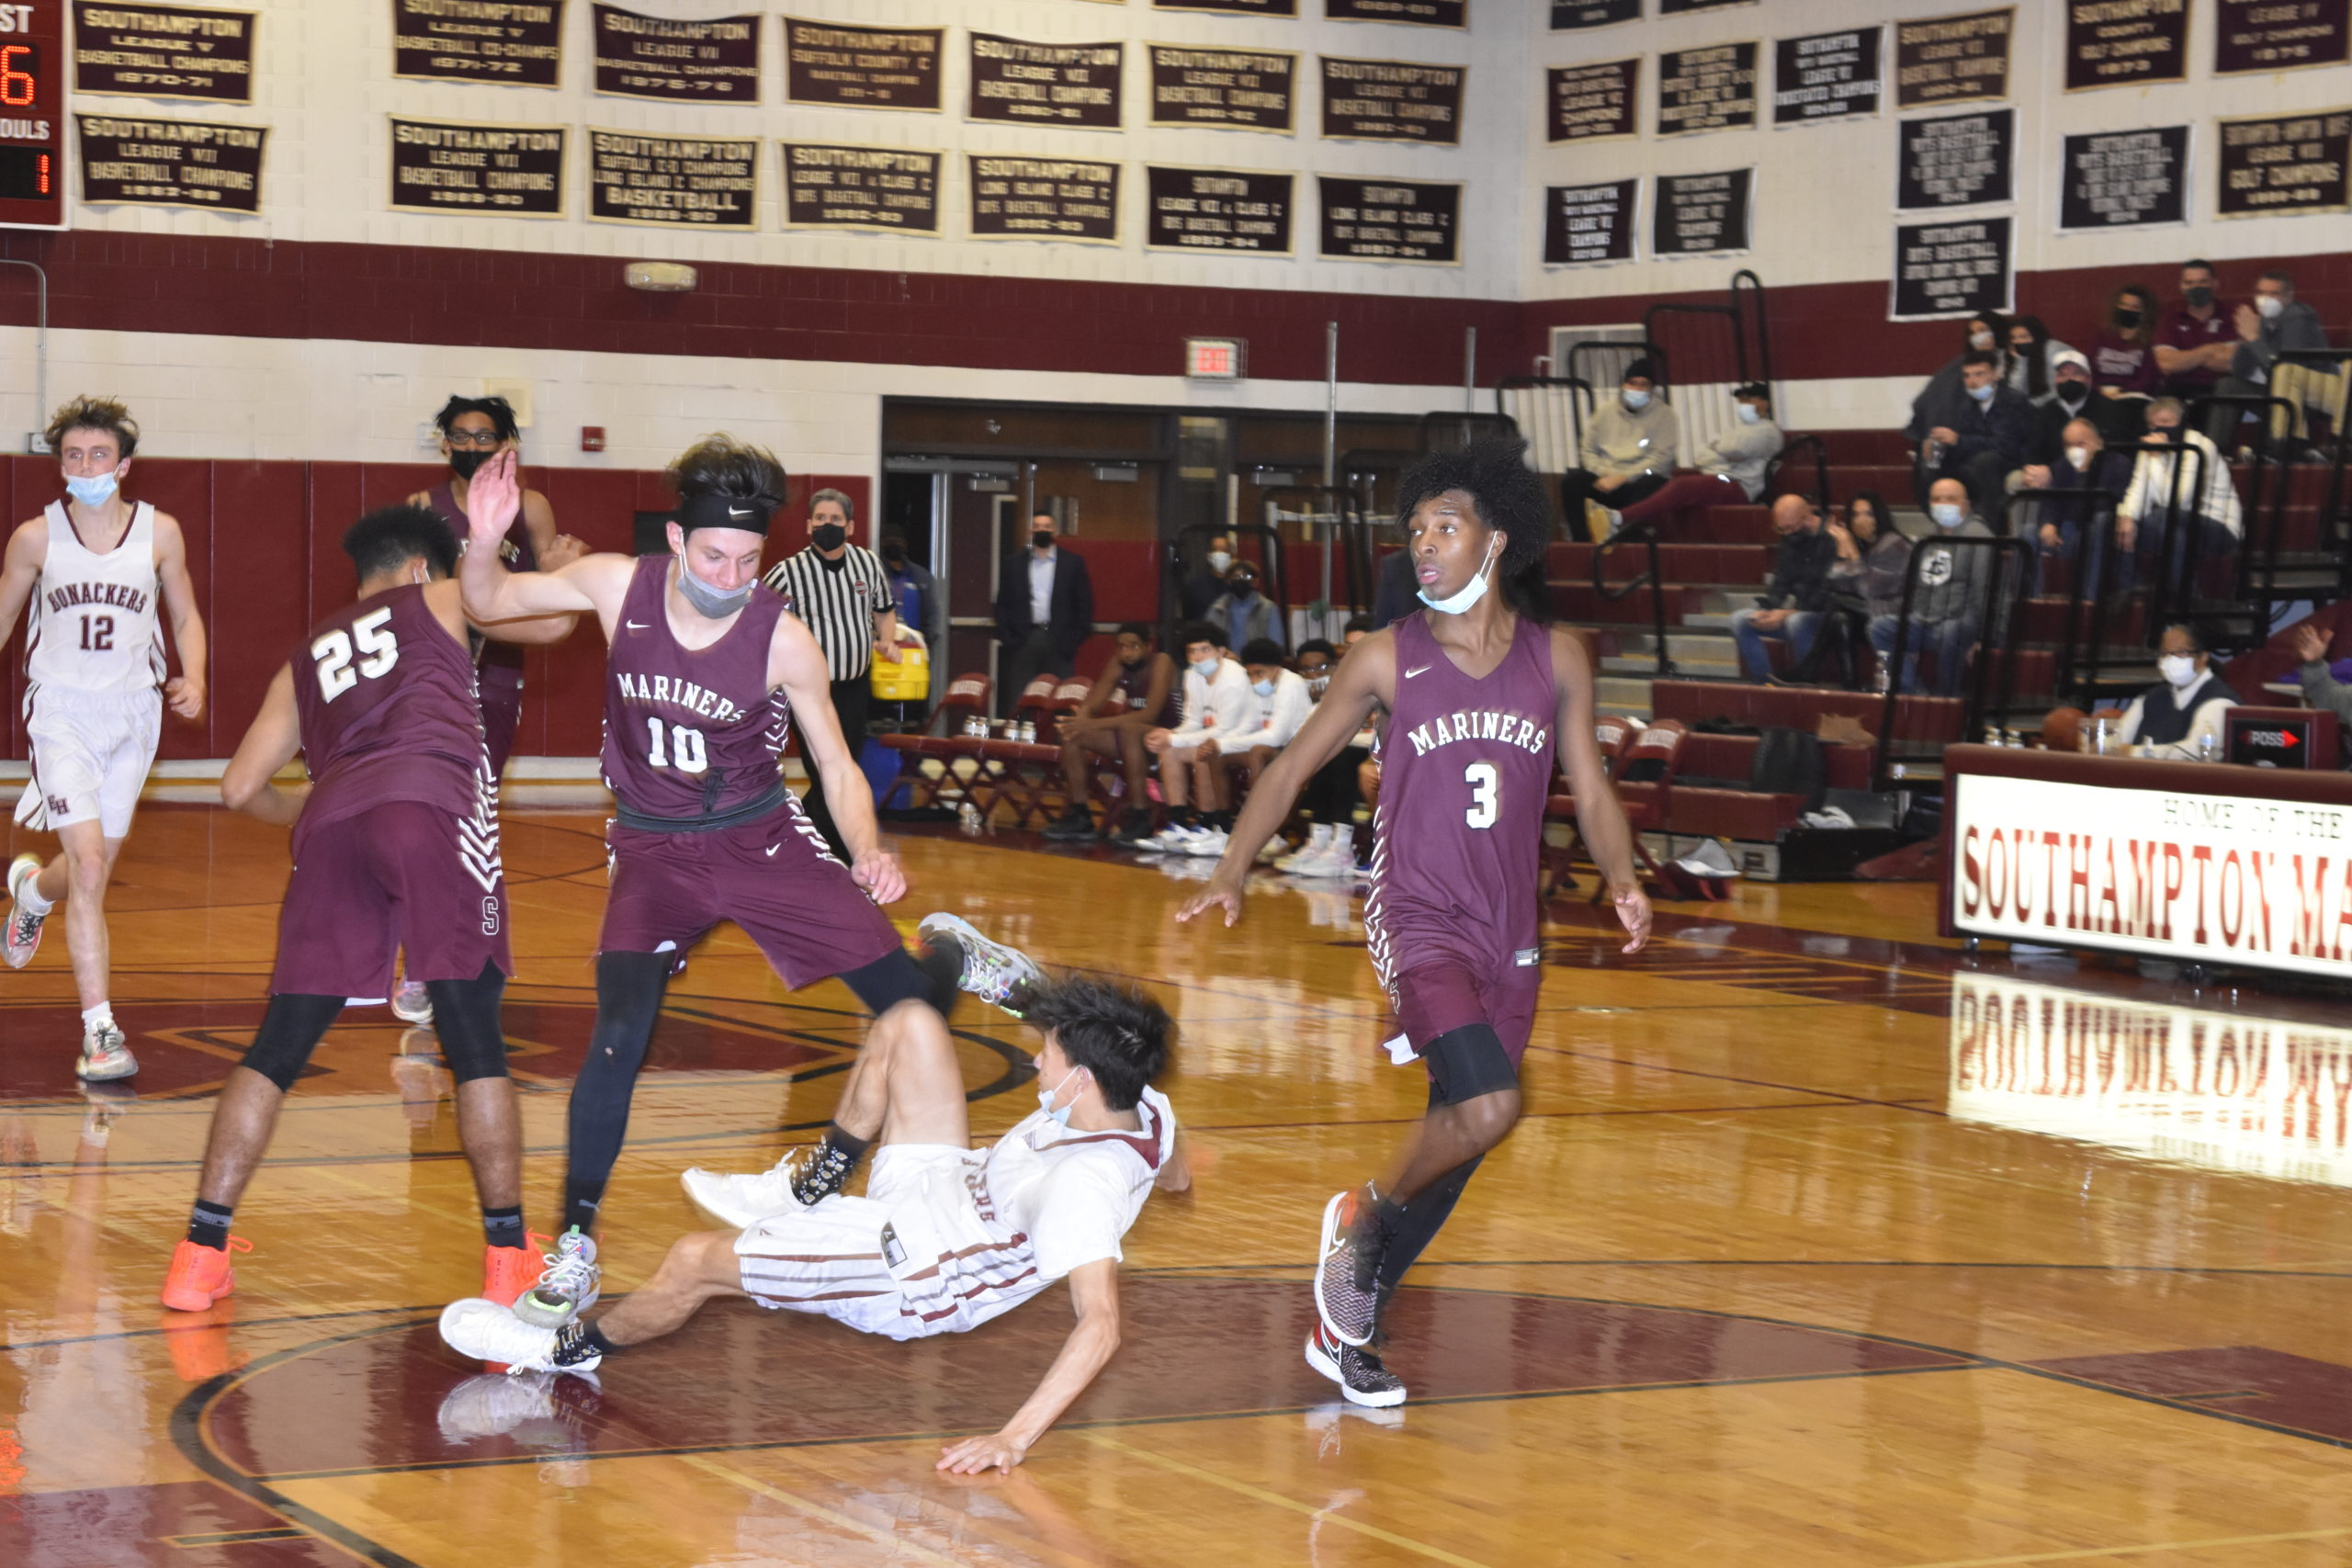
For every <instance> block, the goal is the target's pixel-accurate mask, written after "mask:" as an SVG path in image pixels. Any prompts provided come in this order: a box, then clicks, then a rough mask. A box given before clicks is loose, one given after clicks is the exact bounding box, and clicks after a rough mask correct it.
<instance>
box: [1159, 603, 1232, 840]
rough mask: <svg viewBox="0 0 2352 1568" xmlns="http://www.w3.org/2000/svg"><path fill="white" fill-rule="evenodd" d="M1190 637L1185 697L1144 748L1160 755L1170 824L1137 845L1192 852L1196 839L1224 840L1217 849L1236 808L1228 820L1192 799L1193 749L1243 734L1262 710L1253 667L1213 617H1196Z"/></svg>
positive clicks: (1161, 781) (1187, 637) (1189, 629)
mask: <svg viewBox="0 0 2352 1568" xmlns="http://www.w3.org/2000/svg"><path fill="white" fill-rule="evenodd" d="M1177 635H1179V636H1180V637H1182V638H1183V639H1184V700H1183V704H1182V707H1181V708H1180V709H1179V710H1178V712H1179V716H1178V720H1177V723H1176V724H1175V726H1174V727H1173V728H1151V729H1148V730H1146V731H1144V737H1143V745H1144V750H1147V751H1149V752H1150V753H1151V754H1152V755H1153V756H1155V757H1157V758H1159V793H1160V795H1161V797H1162V798H1164V799H1165V800H1166V801H1167V803H1168V826H1167V827H1166V828H1164V829H1161V830H1160V831H1159V832H1158V833H1155V834H1153V835H1152V836H1151V837H1150V838H1148V839H1146V840H1142V841H1141V842H1139V843H1138V844H1136V848H1137V849H1146V850H1161V851H1171V852H1178V853H1189V852H1191V846H1192V845H1193V844H1194V843H1195V842H1201V843H1205V842H1206V841H1207V840H1210V839H1212V838H1214V839H1216V840H1218V841H1219V845H1220V847H1219V848H1218V849H1217V851H1216V852H1217V853H1218V854H1223V853H1224V852H1225V851H1224V849H1223V847H1222V843H1223V840H1224V838H1225V834H1226V832H1227V829H1230V828H1232V826H1233V818H1232V816H1231V814H1230V813H1227V814H1226V815H1225V817H1224V818H1223V819H1222V820H1218V819H1216V818H1212V817H1207V816H1204V815H1203V813H1202V812H1201V811H1200V810H1198V809H1197V808H1195V807H1193V804H1192V784H1193V752H1194V751H1196V750H1199V749H1200V747H1201V745H1202V743H1203V742H1204V741H1206V740H1208V739H1211V738H1212V737H1214V736H1218V735H1231V734H1237V733H1238V732H1239V731H1240V730H1241V729H1243V728H1246V727H1248V726H1249V725H1250V724H1251V723H1252V722H1253V720H1254V719H1255V717H1256V716H1257V714H1258V699H1257V696H1256V694H1253V693H1252V692H1251V691H1250V672H1249V671H1247V670H1244V669H1243V668H1242V667H1241V666H1240V665H1239V664H1238V663H1236V662H1234V660H1233V656H1232V654H1231V653H1229V652H1227V649H1226V643H1225V634H1224V633H1223V632H1222V631H1219V630H1218V629H1217V627H1216V623H1215V622H1213V621H1196V622H1194V623H1193V624H1192V625H1190V626H1186V627H1184V628H1183V629H1182V631H1181V632H1180V633H1178V634H1177Z"/></svg>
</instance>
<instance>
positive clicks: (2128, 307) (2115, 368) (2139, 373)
mask: <svg viewBox="0 0 2352 1568" xmlns="http://www.w3.org/2000/svg"><path fill="white" fill-rule="evenodd" d="M2090 359H2091V385H2092V386H2094V387H2095V388H2097V389H2098V395H2099V397H2100V399H2101V400H2104V401H2109V402H2112V401H2114V400H2118V399H2123V400H2132V399H2145V398H2153V397H2154V396H2155V395H2156V394H2157V393H2159V392H2161V391H2163V390H2164V385H2165V377H2164V372H2163V371H2162V370H2160V369H2158V368H2157V367H2156V296H2155V294H2154V291H2153V290H2151V289H2150V288H2148V287H2147V286H2146V285H2145V284H2141V283H2127V284H2125V285H2123V286H2122V287H2121V288H2118V289H2117V290H2116V291H2115V292H2114V293H2113V294H2111V295H2109V296H2108V300H2107V322H2106V324H2105V325H2104V326H2102V327H2100V328H2099V333H2098V337H2097V338H2096V339H2094V340H2093V341H2092V344H2091V354H2090Z"/></svg>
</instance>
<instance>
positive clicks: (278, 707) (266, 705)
mask: <svg viewBox="0 0 2352 1568" xmlns="http://www.w3.org/2000/svg"><path fill="white" fill-rule="evenodd" d="M301 747H302V720H301V715H300V713H299V712H298V711H297V710H296V708H295V706H294V666H292V665H291V664H287V665H282V666H280V667H279V669H278V671H277V679H275V680H273V681H271V682H270V683H269V691H268V692H267V693H266V694H265V695H264V696H263V697H262V699H261V712H260V713H258V714H256V715H254V722H253V728H250V729H248V730H246V731H245V738H244V739H243V740H240V741H238V742H237V754H236V755H235V756H233V757H232V758H230V759H229V766H228V767H227V769H226V770H224V771H223V772H222V773H221V774H220V798H221V799H222V800H223V801H224V802H226V803H227V804H228V806H229V807H230V809H231V810H232V811H243V812H248V813H250V814H251V815H253V816H255V817H258V818H261V819H262V820H263V821H265V822H275V823H277V825H278V826H280V827H286V826H288V825H289V824H291V823H292V822H293V821H294V819H295V818H298V817H300V816H301V815H302V802H303V801H304V800H305V799H307V798H309V796H310V793H311V786H310V785H308V784H303V785H300V786H299V787H297V788H295V789H291V790H283V789H280V788H278V787H277V784H274V783H272V782H271V781H272V780H273V779H274V778H275V777H276V776H277V770H278V769H280V768H282V767H284V766H285V765H286V764H287V763H288V762H290V761H293V760H294V753H295V752H296V751H299V750H301Z"/></svg>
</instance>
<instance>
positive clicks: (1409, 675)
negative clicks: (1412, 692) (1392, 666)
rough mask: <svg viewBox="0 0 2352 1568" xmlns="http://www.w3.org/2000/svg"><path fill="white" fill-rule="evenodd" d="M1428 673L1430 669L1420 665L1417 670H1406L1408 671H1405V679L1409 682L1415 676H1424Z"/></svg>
mask: <svg viewBox="0 0 2352 1568" xmlns="http://www.w3.org/2000/svg"><path fill="white" fill-rule="evenodd" d="M1429 672H1430V667H1429V666H1428V665H1426V664H1424V665H1422V666H1421V667H1420V668H1419V670H1408V671H1405V679H1407V680H1408V681H1409V680H1411V679H1412V678H1413V677H1414V676H1416V675H1426V674H1428V673H1429Z"/></svg>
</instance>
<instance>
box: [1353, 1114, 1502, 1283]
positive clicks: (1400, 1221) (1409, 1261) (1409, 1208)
mask: <svg viewBox="0 0 2352 1568" xmlns="http://www.w3.org/2000/svg"><path fill="white" fill-rule="evenodd" d="M1437 1105H1438V1098H1437V1090H1436V1089H1435V1088H1434V1087H1432V1088H1431V1089H1430V1109H1431V1110H1435V1109H1436V1108H1437ZM1486 1157H1487V1156H1485V1155H1473V1156H1470V1157H1469V1158H1468V1159H1466V1160H1464V1161H1463V1162H1462V1163H1461V1164H1460V1165H1457V1166H1455V1167H1454V1168H1453V1169H1452V1170H1449V1171H1447V1172H1446V1173H1445V1174H1444V1175H1443V1176H1441V1177H1439V1178H1438V1179H1436V1180H1435V1181H1432V1182H1430V1184H1429V1185H1428V1186H1427V1187H1424V1188H1422V1189H1421V1190H1419V1192H1416V1193H1414V1194H1413V1196H1412V1198H1411V1199H1410V1201H1408V1202H1407V1203H1406V1204H1405V1212H1404V1213H1403V1214H1402V1215H1400V1216H1399V1217H1398V1218H1397V1223H1396V1224H1395V1225H1394V1226H1393V1227H1392V1228H1391V1229H1390V1230H1389V1232H1388V1245H1387V1247H1385V1248H1384V1249H1383V1250H1382V1252H1381V1255H1380V1271H1379V1273H1378V1275H1377V1276H1376V1279H1377V1281H1378V1285H1379V1290H1380V1301H1381V1304H1382V1305H1384V1306H1385V1305H1386V1304H1387V1302H1388V1298H1389V1297H1391V1296H1393V1295H1395V1294H1396V1293H1397V1285H1398V1284H1399V1283H1400V1282H1401V1281H1402V1280H1404V1278H1405V1270H1407V1269H1410V1268H1411V1267H1412V1266H1413V1265H1414V1264H1415V1263H1416V1262H1418V1261H1419V1259H1420V1256H1421V1254H1422V1253H1423V1252H1424V1251H1425V1250H1427V1249H1428V1247H1429V1245H1430V1242H1432V1241H1435V1240H1436V1239H1437V1233H1438V1232H1439V1231H1440V1230H1442V1229H1443V1228H1444V1226H1445V1222H1446V1221H1447V1219H1448V1218H1450V1217H1451V1216H1452V1215H1453V1205H1454V1204H1456V1203H1458V1202H1460V1201H1462V1190H1463V1189H1464V1188H1465V1187H1467V1186H1469V1185H1470V1178H1471V1177H1472V1176H1473V1175H1475V1174H1476V1172H1477V1169H1478V1162H1479V1161H1481V1160H1483V1159H1485V1158H1486Z"/></svg>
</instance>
